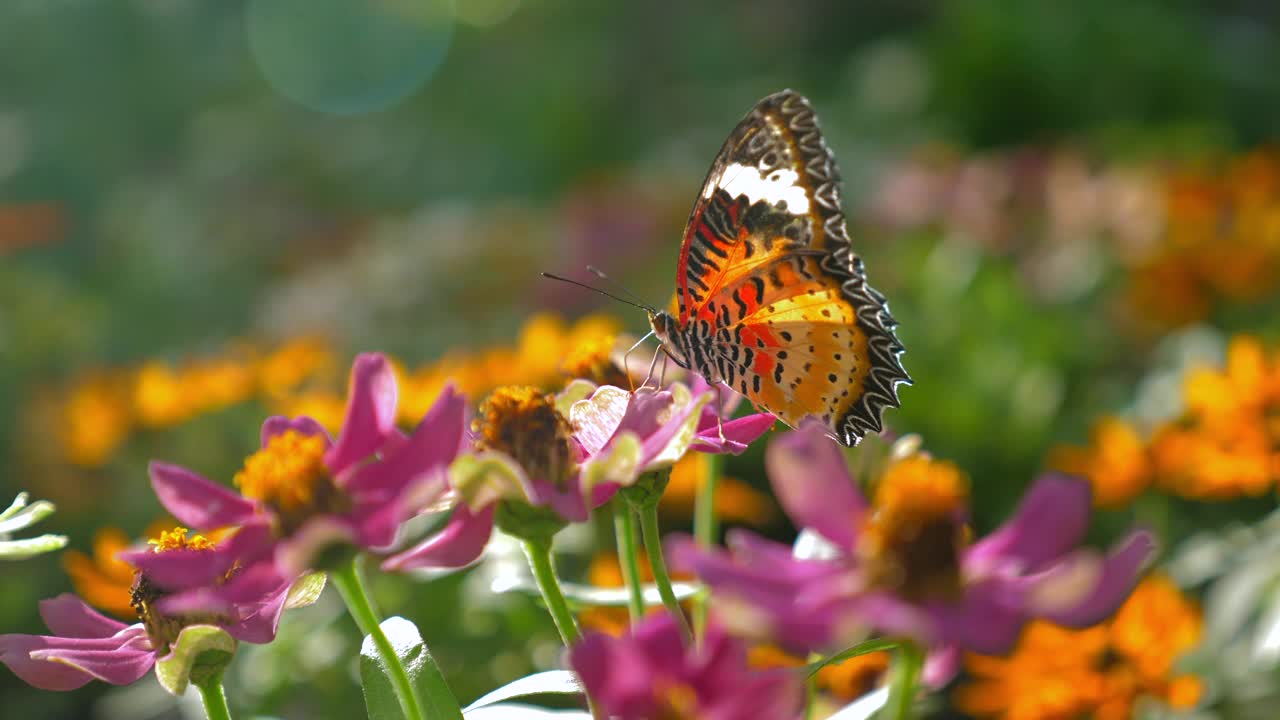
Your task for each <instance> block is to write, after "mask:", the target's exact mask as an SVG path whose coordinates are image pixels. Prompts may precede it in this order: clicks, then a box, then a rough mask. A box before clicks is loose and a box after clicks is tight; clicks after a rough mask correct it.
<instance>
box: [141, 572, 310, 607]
mask: <svg viewBox="0 0 1280 720" xmlns="http://www.w3.org/2000/svg"><path fill="white" fill-rule="evenodd" d="M282 586H283V587H284V588H285V589H286V590H287V589H288V583H287V582H286V580H285V577H284V576H283V575H281V574H280V571H279V570H278V569H276V567H275V565H274V563H272V562H269V561H263V562H258V563H254V564H253V565H250V566H249V567H248V568H246V569H244V570H242V571H240V572H238V573H236V575H235V576H234V577H232V578H231V580H229V581H227V582H226V583H224V584H222V585H207V586H204V587H199V588H196V589H194V590H187V591H185V592H178V593H174V594H172V595H168V596H166V597H164V598H162V599H161V600H160V601H159V603H158V607H159V609H160V611H161V612H163V613H167V614H170V615H182V614H190V613H212V614H217V615H235V614H236V609H237V607H239V606H241V605H255V604H260V603H263V602H266V601H267V600H269V599H270V598H271V597H272V596H273V595H274V594H275V593H276V592H278V591H279V590H280V589H281V587H282Z"/></svg>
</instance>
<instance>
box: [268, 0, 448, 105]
mask: <svg viewBox="0 0 1280 720" xmlns="http://www.w3.org/2000/svg"><path fill="white" fill-rule="evenodd" d="M246 12H247V14H246V18H245V21H246V24H247V28H248V36H249V48H250V51H251V52H252V53H253V56H254V59H255V60H256V61H257V64H258V67H259V68H260V69H261V71H262V74H263V76H264V77H265V78H266V79H267V81H268V82H269V83H270V84H271V85H272V87H274V88H275V89H276V91H278V92H279V93H280V94H282V95H284V96H286V97H288V98H289V99H291V100H293V101H294V102H297V103H299V104H301V105H303V106H305V107H308V108H311V109H313V110H320V111H322V112H328V113H334V114H338V115H355V114H359V113H368V112H376V111H378V110H384V109H386V108H388V107H391V106H392V105H394V104H396V103H397V102H399V101H401V100H403V99H404V98H405V97H407V96H409V95H410V94H411V93H413V92H414V91H415V90H417V89H418V88H420V87H422V85H423V84H425V83H426V82H427V81H428V80H429V79H430V78H431V76H432V75H433V74H435V72H436V70H437V69H438V68H439V67H440V64H441V62H442V61H443V60H444V57H445V54H446V52H447V51H448V49H449V39H450V37H451V35H452V33H453V17H454V13H453V8H452V7H451V6H450V3H449V1H448V0H362V1H361V2H350V1H349V0H251V2H250V3H249V6H248V9H247V11H246Z"/></svg>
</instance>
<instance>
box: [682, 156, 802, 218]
mask: <svg viewBox="0 0 1280 720" xmlns="http://www.w3.org/2000/svg"><path fill="white" fill-rule="evenodd" d="M720 180H721V181H720V182H719V183H707V187H706V190H705V192H704V193H703V195H704V196H705V197H711V193H713V192H715V189H716V187H717V186H719V187H721V188H724V191H725V192H727V193H729V197H732V198H736V197H738V196H739V195H745V196H746V198H747V200H748V201H750V202H752V203H755V202H759V201H760V200H765V201H767V202H769V204H771V205H777V204H779V203H783V202H785V203H786V207H787V209H788V210H789V211H791V212H794V213H797V214H803V213H807V212H809V197H808V196H807V195H806V194H805V192H804V188H803V187H801V186H800V185H799V181H800V174H799V173H797V172H796V171H795V170H791V169H789V168H787V169H782V170H775V171H773V172H771V173H769V174H768V175H764V174H762V173H761V172H760V170H759V169H758V168H755V167H752V166H750V165H743V164H741V163H732V164H731V165H729V166H728V167H726V168H725V169H724V171H723V172H722V173H721V175H720Z"/></svg>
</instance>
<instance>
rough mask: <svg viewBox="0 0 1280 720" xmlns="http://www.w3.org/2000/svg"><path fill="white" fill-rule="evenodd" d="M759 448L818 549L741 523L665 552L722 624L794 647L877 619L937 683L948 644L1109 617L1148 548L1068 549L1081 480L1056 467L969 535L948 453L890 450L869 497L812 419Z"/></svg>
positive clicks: (1079, 508) (677, 542) (1143, 539)
mask: <svg viewBox="0 0 1280 720" xmlns="http://www.w3.org/2000/svg"><path fill="white" fill-rule="evenodd" d="M766 457H767V466H768V470H769V475H770V480H771V482H772V485H773V488H774V491H775V493H776V494H777V496H778V498H779V501H780V502H781V504H782V506H783V508H784V509H785V510H786V512H787V514H788V515H789V516H790V517H791V519H792V520H793V522H794V523H795V524H796V525H797V526H798V527H802V528H806V529H808V530H810V531H812V532H815V533H817V534H818V535H820V536H821V538H822V539H823V540H824V541H825V542H824V543H822V544H823V545H824V546H825V547H824V552H821V553H816V554H815V556H814V557H811V558H808V559H799V558H797V557H795V556H794V555H793V553H792V549H791V548H790V547H789V546H786V545H782V544H778V543H775V542H771V541H769V540H765V539H763V538H760V537H758V536H755V535H752V534H750V533H747V532H741V531H740V532H736V533H731V534H730V537H729V539H728V544H729V548H730V551H729V552H723V551H704V550H701V549H699V548H697V547H696V546H695V545H694V543H693V542H692V541H691V540H689V539H688V538H673V540H672V541H671V544H670V548H669V550H668V552H669V553H670V555H671V557H672V558H673V565H675V566H676V567H680V568H683V569H686V570H691V571H693V572H695V573H696V574H697V575H698V576H699V577H700V578H701V579H702V580H703V581H704V582H706V583H708V584H709V585H710V586H711V587H712V589H713V592H715V593H716V594H717V595H719V596H720V599H721V600H722V602H724V603H725V604H726V606H727V607H728V608H730V609H731V610H729V611H725V612H724V613H723V615H724V617H725V618H726V620H727V621H730V622H733V623H734V624H735V625H741V626H742V627H743V628H744V629H753V630H754V631H756V632H758V633H760V634H763V635H766V636H769V637H771V638H772V639H775V640H777V641H779V642H781V643H782V644H784V645H787V646H788V647H791V648H793V649H796V650H801V651H804V650H830V649H835V648H836V647H837V646H842V645H848V644H851V643H852V642H854V641H856V640H857V639H858V638H859V637H860V636H861V634H862V633H864V632H865V631H866V630H867V629H874V630H878V631H879V632H881V633H883V634H885V635H890V636H906V637H911V638H914V639H915V640H916V641H917V642H919V643H921V644H922V645H924V646H926V647H928V648H930V649H931V650H932V653H933V655H932V659H933V660H935V661H939V662H935V672H934V673H933V674H932V677H931V678H930V677H926V680H933V681H934V682H935V683H936V682H945V680H946V679H948V678H949V676H950V675H951V674H953V672H954V663H953V662H951V663H946V662H940V661H947V660H951V661H953V660H954V659H955V655H956V650H957V649H964V650H969V651H973V652H977V653H982V654H988V655H998V654H1003V653H1006V652H1008V651H1009V650H1010V649H1011V648H1012V647H1013V645H1014V643H1015V642H1016V640H1017V638H1018V634H1019V632H1020V631H1021V629H1022V626H1023V624H1024V623H1026V622H1027V621H1028V620H1030V619H1032V618H1042V619H1045V620H1049V621H1052V622H1056V623H1058V624H1061V625H1065V626H1068V627H1087V626H1089V625H1093V624H1095V623H1097V622H1099V621H1101V620H1102V619H1104V618H1106V617H1107V616H1108V615H1110V614H1111V613H1112V612H1113V611H1115V609H1116V608H1117V607H1119V605H1120V604H1121V603H1122V602H1123V601H1124V599H1125V598H1126V597H1127V596H1128V595H1129V593H1130V591H1131V590H1132V589H1133V586H1134V585H1135V583H1136V582H1137V579H1138V575H1139V572H1140V570H1141V568H1142V567H1143V565H1144V564H1145V562H1146V561H1147V560H1148V559H1149V558H1150V557H1151V555H1152V554H1153V551H1154V546H1155V543H1154V539H1153V538H1152V536H1151V535H1150V534H1149V533H1147V532H1143V531H1137V532H1133V533H1131V534H1130V535H1129V536H1127V537H1126V538H1124V539H1123V540H1122V541H1121V542H1120V543H1119V544H1118V545H1117V547H1116V548H1115V549H1114V550H1113V551H1112V552H1111V553H1110V554H1109V555H1106V556H1103V555H1100V554H1099V553H1097V552H1095V551H1092V550H1088V549H1078V547H1077V546H1078V545H1079V543H1080V542H1081V541H1082V540H1083V538H1084V535H1085V532H1086V530H1087V529H1088V524H1089V513H1090V493H1089V487H1088V485H1087V484H1086V483H1084V482H1080V481H1078V480H1075V479H1072V478H1067V477H1064V476H1059V475H1046V476H1043V477H1041V478H1040V479H1039V480H1038V481H1037V482H1036V483H1035V484H1034V485H1033V486H1032V488H1031V489H1030V490H1029V491H1028V493H1027V495H1026V497H1025V498H1024V499H1023V501H1022V504H1021V506H1020V507H1019V508H1018V510H1017V511H1016V512H1015V514H1014V515H1013V517H1012V518H1011V519H1010V520H1009V521H1008V522H1006V523H1005V525H1004V526H1002V527H1001V528H999V529H997V530H996V531H995V532H993V533H992V534H990V535H988V536H986V537H985V538H983V539H981V540H979V541H977V542H974V543H972V544H969V543H968V542H967V540H966V537H967V529H966V528H965V527H964V519H965V516H966V509H965V508H964V506H963V491H959V492H957V488H958V487H959V486H960V485H962V483H958V482H956V480H957V478H959V477H960V476H959V473H958V471H957V470H955V468H954V466H951V465H950V464H949V463H941V462H938V461H933V460H931V459H929V458H928V457H927V456H923V455H914V456H910V457H908V458H906V459H899V460H897V461H896V462H895V463H894V464H893V465H891V466H890V468H889V470H887V471H886V472H885V474H884V475H882V476H881V478H880V483H879V485H878V487H877V496H876V499H877V503H876V505H870V504H869V503H868V502H867V500H866V499H865V498H864V497H863V496H862V494H861V493H860V492H859V491H858V489H857V487H858V486H857V485H856V483H855V482H854V480H853V478H852V477H850V475H849V472H848V469H847V467H846V465H845V461H844V456H843V454H842V453H841V452H840V450H839V449H838V448H837V447H836V446H835V445H834V444H833V443H832V442H831V441H830V440H829V439H828V438H826V437H825V435H824V433H823V431H822V428H821V427H818V426H816V425H813V424H810V425H806V426H805V427H803V428H801V429H800V430H797V431H795V432H790V433H787V434H786V435H783V436H781V437H779V438H778V440H776V441H775V442H774V443H772V444H771V445H770V447H769V449H768V454H767V456H766ZM891 475H892V477H891ZM726 606H722V610H724V608H725V607H726ZM947 664H949V665H951V668H943V667H942V666H944V665H947Z"/></svg>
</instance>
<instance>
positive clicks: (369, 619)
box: [329, 556, 439, 720]
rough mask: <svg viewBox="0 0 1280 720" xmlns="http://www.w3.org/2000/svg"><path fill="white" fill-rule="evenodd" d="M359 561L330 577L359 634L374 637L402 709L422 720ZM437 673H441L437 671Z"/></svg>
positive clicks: (340, 567)
mask: <svg viewBox="0 0 1280 720" xmlns="http://www.w3.org/2000/svg"><path fill="white" fill-rule="evenodd" d="M358 562H359V556H353V557H352V558H351V561H350V562H344V563H340V564H339V565H338V566H337V567H336V568H335V569H333V570H330V571H329V577H330V578H331V579H332V580H333V584H334V585H336V586H337V588H338V593H339V594H340V595H342V599H343V601H344V602H346V604H347V611H348V612H349V613H351V618H352V619H353V620H355V621H356V626H357V627H359V628H360V632H362V633H364V634H365V635H366V636H369V637H372V638H373V644H374V646H376V647H377V648H378V654H379V655H381V656H382V661H383V662H384V663H386V665H387V669H388V670H389V671H390V673H391V687H392V688H393V689H395V691H396V697H397V698H399V700H400V708H401V709H402V710H404V714H405V717H406V718H408V719H409V720H422V718H424V717H425V716H424V715H423V714H422V707H421V706H420V705H419V703H418V695H417V694H416V693H415V692H414V691H413V683H412V682H410V681H409V673H407V672H405V669H404V665H403V664H402V663H401V662H400V656H398V655H396V650H395V648H394V647H392V645H391V640H389V639H388V638H387V634H386V633H384V632H383V631H382V624H381V623H380V622H379V621H378V611H377V610H376V609H374V607H373V602H372V601H371V600H370V599H369V594H368V593H367V592H365V589H364V581H363V580H362V579H361V577H360V567H359V565H358V564H357V563H358ZM425 657H426V658H427V662H431V663H434V660H432V659H431V658H430V656H429V655H426V656H425ZM436 672H439V670H438V669H437V670H436Z"/></svg>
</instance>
